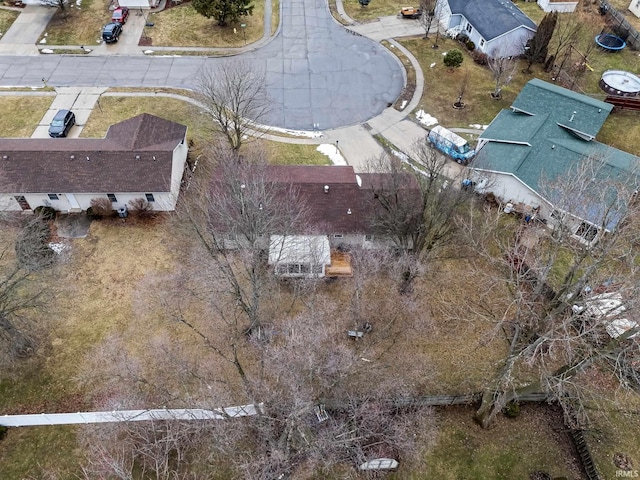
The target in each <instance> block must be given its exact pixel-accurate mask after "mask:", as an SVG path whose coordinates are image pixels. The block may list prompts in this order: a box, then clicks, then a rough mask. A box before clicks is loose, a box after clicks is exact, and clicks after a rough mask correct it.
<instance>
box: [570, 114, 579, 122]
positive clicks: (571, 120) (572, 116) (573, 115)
mask: <svg viewBox="0 0 640 480" xmlns="http://www.w3.org/2000/svg"><path fill="white" fill-rule="evenodd" d="M576 113H578V112H573V114H572V115H571V118H570V119H569V121H570V122H573V118H574V117H575V116H576Z"/></svg>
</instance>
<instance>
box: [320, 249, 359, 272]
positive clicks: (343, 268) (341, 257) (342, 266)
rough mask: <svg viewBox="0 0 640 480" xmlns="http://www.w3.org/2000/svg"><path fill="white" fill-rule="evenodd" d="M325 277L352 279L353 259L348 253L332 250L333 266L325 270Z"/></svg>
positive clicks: (328, 266)
mask: <svg viewBox="0 0 640 480" xmlns="http://www.w3.org/2000/svg"><path fill="white" fill-rule="evenodd" d="M324 276H325V277H352V276H353V270H352V269H351V257H350V256H349V254H348V253H345V252H340V251H338V250H331V265H327V266H326V267H325V268H324Z"/></svg>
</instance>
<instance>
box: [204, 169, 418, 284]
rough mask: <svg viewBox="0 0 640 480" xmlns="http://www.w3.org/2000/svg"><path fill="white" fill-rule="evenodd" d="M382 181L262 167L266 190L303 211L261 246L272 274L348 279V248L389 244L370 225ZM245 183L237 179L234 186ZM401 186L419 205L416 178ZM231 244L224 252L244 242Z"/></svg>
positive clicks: (341, 172)
mask: <svg viewBox="0 0 640 480" xmlns="http://www.w3.org/2000/svg"><path fill="white" fill-rule="evenodd" d="M381 177H384V174H368V173H360V174H356V173H355V172H354V170H353V167H350V166H301V165H295V166H288V165H269V166H266V167H265V168H264V181H265V182H266V183H268V184H269V187H268V188H267V189H268V190H269V191H270V192H273V195H274V196H276V197H279V198H278V201H279V202H291V201H292V200H291V197H288V196H287V195H286V194H279V193H278V192H294V196H295V203H296V207H295V208H296V209H299V210H300V211H304V221H303V222H301V223H300V224H299V226H298V227H297V228H294V229H292V231H288V232H282V231H272V232H270V234H269V240H268V242H266V241H265V243H264V248H265V249H268V250H269V256H268V258H269V264H270V265H272V266H273V268H274V271H275V273H276V274H277V275H280V276H285V277H324V276H330V277H334V276H348V275H351V272H352V270H351V265H350V261H349V255H348V250H349V249H350V248H351V247H362V248H374V247H378V246H389V245H391V244H392V240H391V239H390V238H388V237H386V236H384V235H378V234H377V233H376V232H377V230H376V228H375V225H374V223H375V222H373V220H374V218H375V216H376V214H377V213H376V212H377V209H378V208H380V207H379V203H378V202H377V200H376V197H375V195H376V193H375V192H376V191H377V188H379V187H380V185H381ZM214 178H215V177H214ZM243 181H244V180H242V179H238V182H236V183H239V182H240V183H241V182H243ZM401 182H402V187H401V188H400V190H401V195H402V196H403V197H406V199H407V202H411V199H414V200H416V205H417V204H419V201H420V198H421V197H420V191H419V188H418V185H417V182H416V180H415V178H414V177H413V176H412V175H410V174H405V175H402V177H401ZM247 183H248V182H247ZM215 185H216V183H215V182H214V188H215ZM242 185H244V184H242ZM261 207H262V205H260V207H258V208H261ZM243 208H244V207H243ZM254 208H255V207H254ZM231 237H233V235H232V236H230V237H229V238H231ZM232 240H234V241H233V242H226V243H225V248H242V245H243V243H244V240H243V239H240V238H237V237H236V238H232ZM265 240H266V239H265Z"/></svg>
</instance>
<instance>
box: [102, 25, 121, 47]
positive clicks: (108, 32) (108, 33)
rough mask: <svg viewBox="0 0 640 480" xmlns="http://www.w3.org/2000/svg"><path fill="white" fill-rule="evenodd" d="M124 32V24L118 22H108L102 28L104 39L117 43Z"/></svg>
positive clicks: (107, 41)
mask: <svg viewBox="0 0 640 480" xmlns="http://www.w3.org/2000/svg"><path fill="white" fill-rule="evenodd" d="M121 33H122V24H121V23H118V22H111V23H107V24H106V25H105V26H104V28H103V29H102V39H103V40H104V41H105V42H106V43H115V42H117V41H118V38H119V37H120V34H121Z"/></svg>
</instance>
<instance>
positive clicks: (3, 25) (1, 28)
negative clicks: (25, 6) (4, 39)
mask: <svg viewBox="0 0 640 480" xmlns="http://www.w3.org/2000/svg"><path fill="white" fill-rule="evenodd" d="M18 15H19V13H18V12H14V11H13V10H0V33H2V34H5V33H6V32H7V30H9V27H10V26H11V25H12V24H13V22H15V21H16V18H18Z"/></svg>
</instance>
